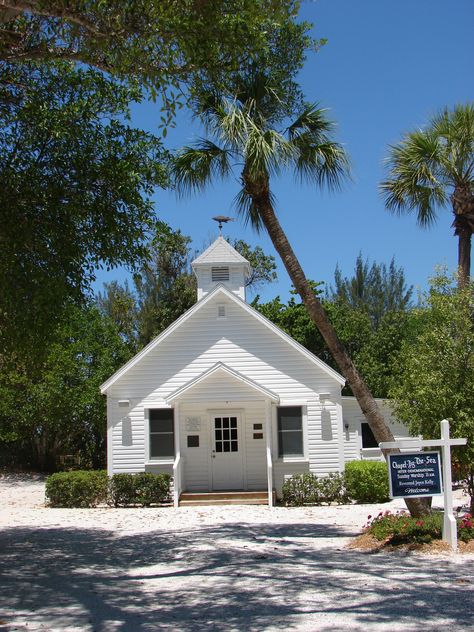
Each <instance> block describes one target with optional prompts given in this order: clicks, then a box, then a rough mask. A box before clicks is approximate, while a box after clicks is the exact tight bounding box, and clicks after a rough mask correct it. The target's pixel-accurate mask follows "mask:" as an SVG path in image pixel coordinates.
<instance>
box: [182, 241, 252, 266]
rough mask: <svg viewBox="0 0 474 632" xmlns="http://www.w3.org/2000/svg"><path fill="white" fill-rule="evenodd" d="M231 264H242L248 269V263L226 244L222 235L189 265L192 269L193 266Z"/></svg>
mask: <svg viewBox="0 0 474 632" xmlns="http://www.w3.org/2000/svg"><path fill="white" fill-rule="evenodd" d="M233 263H241V264H242V263H244V264H246V265H247V266H248V267H250V264H249V262H248V261H247V259H245V257H242V255H241V254H240V253H239V252H237V250H236V249H235V248H233V247H232V246H231V245H230V244H229V242H227V241H226V240H225V239H224V238H223V237H222V235H219V237H218V238H217V239H216V241H214V242H213V243H212V244H211V245H210V246H209V248H207V250H205V251H204V252H203V253H202V254H201V255H199V257H197V258H196V259H194V261H193V262H192V263H191V266H192V267H193V268H194V266H195V265H203V264H205V265H206V264H209V265H212V264H214V265H215V264H222V265H224V264H227V265H229V264H233Z"/></svg>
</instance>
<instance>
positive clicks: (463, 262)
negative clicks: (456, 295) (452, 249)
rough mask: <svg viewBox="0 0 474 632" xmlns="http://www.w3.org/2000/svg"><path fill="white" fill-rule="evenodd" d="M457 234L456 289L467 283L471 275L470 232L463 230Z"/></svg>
mask: <svg viewBox="0 0 474 632" xmlns="http://www.w3.org/2000/svg"><path fill="white" fill-rule="evenodd" d="M457 234H458V275H459V277H458V287H459V288H463V287H466V285H467V284H468V283H469V277H470V273H471V231H470V230H469V229H463V230H460V231H458V232H457Z"/></svg>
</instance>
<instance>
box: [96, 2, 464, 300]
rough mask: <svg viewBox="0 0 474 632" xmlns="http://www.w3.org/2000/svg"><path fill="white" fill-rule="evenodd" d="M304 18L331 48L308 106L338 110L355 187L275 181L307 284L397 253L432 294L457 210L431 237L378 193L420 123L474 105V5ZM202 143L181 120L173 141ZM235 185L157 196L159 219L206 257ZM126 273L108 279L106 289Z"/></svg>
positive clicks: (148, 109)
mask: <svg viewBox="0 0 474 632" xmlns="http://www.w3.org/2000/svg"><path fill="white" fill-rule="evenodd" d="M300 17H301V19H304V20H307V21H309V22H312V23H313V24H314V27H313V35H314V36H315V37H316V38H327V39H328V42H327V44H326V45H325V46H324V47H323V48H322V49H321V50H320V51H319V52H318V53H316V54H310V55H309V56H308V60H307V62H306V65H305V68H304V70H303V72H302V73H301V76H300V82H301V85H302V87H303V90H304V92H305V94H306V96H307V99H308V101H317V102H319V103H320V105H321V106H323V107H326V108H328V109H329V116H330V117H331V118H332V119H333V120H335V121H336V122H337V124H338V128H337V139H338V140H339V141H340V142H342V143H343V144H344V146H345V147H346V149H347V151H348V153H349V155H350V157H351V161H352V170H353V181H352V182H351V183H349V184H348V185H346V186H345V187H344V189H343V190H342V191H341V192H337V193H332V194H329V193H325V192H321V191H318V190H317V189H316V188H315V187H314V186H308V185H301V184H300V183H298V182H297V181H295V180H294V178H293V177H292V176H291V175H290V174H288V175H285V176H282V177H281V178H280V179H278V180H274V182H273V191H274V194H275V196H276V198H277V211H278V214H279V218H280V221H281V223H282V226H283V228H284V230H285V231H286V233H287V235H288V237H289V239H290V241H291V243H292V245H293V248H294V250H295V253H296V254H297V256H298V257H299V259H300V261H301V263H302V265H303V268H304V270H305V272H306V275H307V276H308V277H309V278H312V279H314V280H317V281H326V282H328V283H331V282H332V281H333V277H334V269H335V267H336V264H339V267H340V268H341V269H342V271H343V273H344V274H350V273H351V272H352V270H353V268H354V263H355V259H356V257H357V255H358V253H359V252H362V254H363V256H364V257H368V258H369V259H370V260H376V261H378V262H386V263H388V262H389V261H390V259H391V258H392V256H395V259H396V262H397V263H398V265H401V266H403V268H404V270H405V273H406V277H407V280H408V282H409V283H410V284H413V285H414V286H415V287H420V288H424V287H426V284H427V279H428V277H429V276H430V275H432V273H433V271H434V268H435V266H436V265H437V264H444V265H447V266H448V268H450V269H452V270H454V269H455V266H456V258H457V242H456V238H455V237H454V236H453V234H452V233H453V231H452V229H451V221H452V220H451V212H450V210H449V209H443V210H442V211H441V212H440V214H439V218H438V221H437V223H436V226H434V227H433V228H431V229H429V230H426V229H420V228H418V227H417V225H416V221H415V218H414V217H413V216H405V217H396V216H393V215H391V214H389V213H388V212H387V211H385V209H384V205H383V201H382V199H381V197H380V195H379V192H378V185H379V183H380V181H381V180H382V179H383V177H384V167H383V160H384V158H385V157H386V155H387V148H388V145H389V144H390V143H396V142H397V141H398V140H399V139H400V138H401V136H402V135H403V133H404V132H406V131H410V130H412V129H415V128H417V127H421V126H423V124H424V123H425V122H427V121H428V120H429V118H430V117H431V116H432V115H433V114H435V113H436V112H437V111H439V110H440V109H441V108H443V107H445V106H448V107H452V106H453V105H455V104H457V103H465V102H468V101H472V100H473V60H474V37H473V36H472V23H473V20H474V2H473V0H450V1H449V2H448V1H447V0H314V1H311V0H306V1H304V0H303V2H302V6H301V11H300ZM158 121H159V113H158V111H157V107H156V106H154V105H153V104H150V103H144V104H140V105H139V106H136V107H135V108H134V109H133V118H132V122H133V124H135V125H136V126H137V127H141V128H144V129H148V130H150V131H157V125H158ZM200 134H202V130H201V129H200V128H199V125H198V124H197V123H196V122H195V121H193V120H192V119H191V116H190V115H189V113H187V112H182V113H180V115H179V118H178V120H177V127H176V129H174V130H171V131H170V133H169V134H168V137H167V139H166V143H167V146H169V147H170V148H171V149H177V148H179V147H180V146H182V145H184V144H186V143H190V142H192V140H193V139H195V138H196V137H197V136H199V135H200ZM237 191H238V183H237V182H235V181H228V182H226V183H224V184H216V185H215V186H214V187H213V188H210V189H208V190H207V191H206V192H205V193H204V194H201V195H199V196H193V197H191V198H187V199H184V200H183V199H177V197H176V195H175V194H174V193H173V192H171V191H157V193H156V195H155V198H154V199H155V204H156V212H157V215H158V216H159V217H160V218H161V219H163V220H165V221H167V222H168V223H169V224H170V225H171V226H172V227H173V228H175V229H177V228H179V229H181V231H182V232H183V233H184V234H187V235H190V236H191V237H192V238H193V245H194V247H195V248H197V249H200V248H202V246H203V245H204V244H205V243H209V240H210V239H212V238H213V237H216V236H217V226H216V225H215V223H214V222H213V221H212V220H211V219H210V218H211V217H212V216H213V215H216V214H221V213H223V214H226V215H227V214H228V215H235V213H234V212H233V208H232V201H233V198H234V196H235V194H236V192H237ZM226 234H229V235H230V236H232V237H236V238H243V239H245V240H247V241H248V242H250V243H251V244H253V245H257V244H259V245H261V246H262V247H263V249H264V250H265V251H266V252H267V253H268V254H275V253H274V251H273V247H272V244H271V242H270V241H269V239H268V238H267V237H266V236H264V235H261V236H257V235H255V233H254V232H252V230H251V229H250V228H248V227H245V226H244V225H243V223H242V222H241V221H236V222H234V223H231V224H229V230H228V231H227V233H226ZM125 276H126V273H125V272H124V271H122V270H113V271H111V272H110V273H108V274H106V273H102V272H101V273H99V275H98V279H97V283H96V284H95V287H96V289H100V288H101V285H102V282H103V281H104V280H111V279H115V278H117V279H119V280H121V279H123V278H124V277H125ZM289 290H290V281H289V279H288V276H287V274H286V271H285V270H284V269H283V268H282V266H281V265H280V263H279V261H278V282H277V283H274V284H272V285H269V286H267V287H266V288H265V289H263V290H261V291H260V294H261V296H262V299H263V300H268V299H271V298H273V297H274V296H276V295H277V294H279V295H280V296H281V297H282V298H283V299H286V298H287V297H288V292H289Z"/></svg>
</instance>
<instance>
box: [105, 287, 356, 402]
mask: <svg viewBox="0 0 474 632" xmlns="http://www.w3.org/2000/svg"><path fill="white" fill-rule="evenodd" d="M219 294H223V295H224V296H225V297H226V298H227V299H229V300H230V301H232V302H233V303H235V304H236V305H238V306H239V307H240V308H241V309H243V310H245V311H246V312H247V313H248V314H250V315H251V316H253V317H254V318H255V319H256V320H257V321H259V322H260V323H262V324H263V325H265V326H266V327H267V328H268V329H270V331H272V332H273V333H275V334H276V335H277V336H278V337H279V338H281V339H282V340H284V341H285V342H286V343H288V344H289V345H290V346H291V347H293V348H294V349H296V350H297V351H299V352H300V353H301V355H303V356H305V357H306V358H307V359H308V360H310V361H311V362H312V363H313V364H315V365H316V366H317V367H318V368H320V369H321V370H323V371H324V372H325V373H327V374H328V375H329V376H330V377H332V378H333V379H335V380H336V381H337V382H339V383H340V384H341V385H344V384H345V383H346V380H345V378H343V377H342V375H340V374H339V373H338V372H337V371H334V369H332V368H331V367H330V366H328V365H327V364H326V363H325V362H323V361H322V360H320V359H319V358H318V357H317V356H315V355H314V354H313V353H311V351H308V349H306V348H305V347H303V345H300V343H299V342H296V340H293V338H291V336H289V335H288V334H286V333H285V332H284V331H282V330H281V329H280V328H279V327H277V326H276V325H274V324H273V323H272V322H271V321H270V320H268V318H265V316H263V315H262V314H260V312H257V310H255V309H254V308H253V307H251V306H250V305H249V304H248V303H246V302H245V301H243V300H242V299H241V298H240V297H238V296H237V295H236V294H234V293H233V292H231V291H230V290H228V289H227V288H226V287H224V286H223V285H222V284H219V285H216V287H215V288H214V289H213V290H212V292H209V294H207V295H206V296H205V297H204V298H203V299H201V300H200V301H198V302H197V303H195V305H193V306H192V307H191V309H188V311H187V312H185V313H184V314H183V315H182V316H180V317H179V318H178V320H175V321H174V323H173V324H172V325H170V326H169V327H168V328H167V329H165V330H164V331H163V332H161V334H160V335H159V336H157V337H156V338H155V339H154V340H152V341H151V342H150V343H149V344H148V345H147V346H146V347H144V348H143V349H142V350H141V351H140V352H139V353H137V355H136V356H134V357H133V358H132V359H131V360H129V361H128V362H127V363H126V364H124V365H123V367H121V368H120V369H119V370H118V371H116V372H115V373H114V374H113V375H112V376H111V377H109V379H108V380H106V381H105V382H104V383H103V384H102V386H101V387H100V392H101V393H105V392H106V391H107V389H108V388H110V387H111V386H112V384H114V383H115V382H116V381H117V380H118V379H119V378H121V377H122V376H123V375H125V373H127V371H129V370H130V369H131V368H132V367H133V366H135V365H136V364H137V363H138V362H140V360H141V359H142V358H144V357H145V356H146V355H148V354H149V353H150V352H151V351H152V350H153V349H154V348H155V347H157V346H158V345H159V344H160V343H161V342H163V340H165V339H166V338H168V336H170V335H171V334H172V333H173V332H174V331H175V330H176V329H178V327H180V326H181V325H182V324H183V323H185V322H186V321H187V320H189V319H190V318H192V316H193V315H194V314H195V313H196V312H197V311H199V310H200V309H201V308H203V307H204V306H205V305H207V303H209V302H210V301H212V300H213V299H214V298H215V297H216V296H218V295H219Z"/></svg>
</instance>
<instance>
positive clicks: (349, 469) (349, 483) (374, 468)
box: [345, 461, 390, 503]
mask: <svg viewBox="0 0 474 632" xmlns="http://www.w3.org/2000/svg"><path fill="white" fill-rule="evenodd" d="M345 481H346V490H347V494H348V495H349V497H350V498H352V500H355V501H356V502H357V503H384V502H387V501H388V500H390V498H389V487H388V472H387V464H386V463H382V462H381V461H350V462H349V463H346V469H345Z"/></svg>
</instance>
